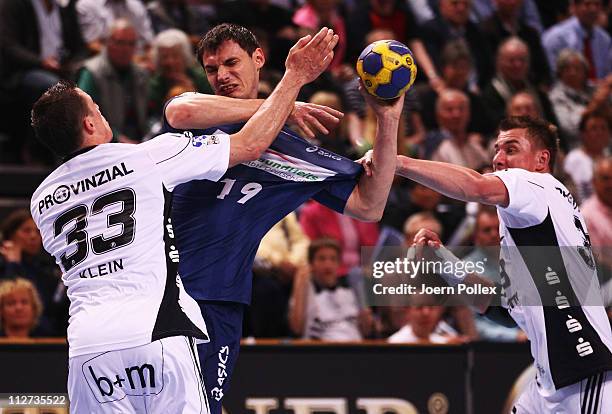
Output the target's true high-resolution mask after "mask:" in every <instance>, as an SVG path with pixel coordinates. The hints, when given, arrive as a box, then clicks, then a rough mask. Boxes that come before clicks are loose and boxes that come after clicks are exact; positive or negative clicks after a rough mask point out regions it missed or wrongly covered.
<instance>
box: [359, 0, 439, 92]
mask: <svg viewBox="0 0 612 414" xmlns="http://www.w3.org/2000/svg"><path fill="white" fill-rule="evenodd" d="M348 30H349V32H348V38H349V40H350V42H349V45H348V46H349V50H348V59H347V60H348V61H351V62H354V61H355V60H356V59H357V57H358V56H359V55H360V54H361V51H362V50H363V48H364V47H366V46H367V45H369V44H370V43H372V42H373V40H369V39H368V37H369V35H368V33H371V32H373V31H385V32H389V34H388V35H387V36H385V37H384V38H381V39H380V40H383V39H395V40H398V41H400V42H402V43H405V44H406V45H408V47H410V49H411V50H412V52H413V53H414V57H415V59H416V62H417V65H418V66H419V74H420V75H425V76H427V79H428V80H429V82H430V84H431V86H432V87H433V88H435V89H436V90H441V88H442V87H443V86H444V85H443V83H442V82H440V77H439V75H438V72H437V70H436V67H435V66H434V64H433V62H432V61H431V58H430V57H429V54H428V53H427V49H425V46H424V44H423V42H422V41H421V39H420V36H419V34H420V31H419V26H418V24H417V22H416V20H415V18H414V16H413V13H412V12H411V10H410V8H408V7H406V4H405V2H403V1H401V0H364V1H360V2H357V5H356V6H355V7H354V8H353V10H352V11H351V12H350V13H349V16H348Z"/></svg>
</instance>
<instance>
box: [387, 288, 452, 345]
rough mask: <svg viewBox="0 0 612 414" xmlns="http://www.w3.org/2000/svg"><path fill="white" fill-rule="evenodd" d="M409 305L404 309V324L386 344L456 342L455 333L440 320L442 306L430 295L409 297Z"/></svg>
mask: <svg viewBox="0 0 612 414" xmlns="http://www.w3.org/2000/svg"><path fill="white" fill-rule="evenodd" d="M410 302H411V305H410V306H407V307H406V308H405V318H406V324H405V325H404V326H403V327H402V328H401V329H400V330H399V331H397V332H395V333H394V334H393V335H391V336H390V337H389V338H388V339H387V342H389V343H392V344H400V343H412V344H447V343H451V342H456V341H457V340H458V339H459V338H458V336H457V332H456V331H454V330H453V329H452V328H451V327H450V326H444V325H446V323H445V322H444V321H443V320H442V315H443V314H444V306H441V305H437V304H436V298H435V297H433V296H431V295H411V296H410Z"/></svg>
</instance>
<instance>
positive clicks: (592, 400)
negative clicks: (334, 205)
mask: <svg viewBox="0 0 612 414" xmlns="http://www.w3.org/2000/svg"><path fill="white" fill-rule="evenodd" d="M511 412H512V413H516V414H542V413H546V414H566V413H567V414H607V413H612V371H608V372H602V373H600V374H596V375H593V376H591V377H589V378H585V379H583V380H582V381H580V382H577V383H575V384H572V385H569V386H567V387H563V388H561V389H560V390H558V391H557V392H555V393H554V394H553V395H551V396H549V397H544V396H542V395H541V394H540V393H539V392H538V385H537V384H536V381H535V378H534V379H532V380H531V381H530V382H529V384H528V385H527V387H526V388H525V391H523V393H522V394H521V396H520V397H519V399H518V401H517V402H516V403H515V404H514V408H512V411H511Z"/></svg>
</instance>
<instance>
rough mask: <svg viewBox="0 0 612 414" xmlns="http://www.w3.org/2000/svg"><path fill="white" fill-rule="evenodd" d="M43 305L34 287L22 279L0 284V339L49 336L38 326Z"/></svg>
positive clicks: (4, 281) (5, 281)
mask: <svg viewBox="0 0 612 414" xmlns="http://www.w3.org/2000/svg"><path fill="white" fill-rule="evenodd" d="M42 312H43V305H42V302H41V300H40V297H39V295H38V292H37V291H36V288H35V287H34V285H33V284H32V283H31V282H30V281H28V280H26V279H22V278H17V279H14V280H3V281H1V282H0V337H6V338H14V339H23V338H30V337H36V336H51V335H49V333H48V332H46V331H45V330H44V329H43V328H41V327H39V326H38V320H39V318H40V316H41V315H42Z"/></svg>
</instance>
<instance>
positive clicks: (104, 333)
mask: <svg viewBox="0 0 612 414" xmlns="http://www.w3.org/2000/svg"><path fill="white" fill-rule="evenodd" d="M337 41H338V37H337V36H336V35H335V34H334V33H333V31H332V30H328V29H327V28H324V29H322V30H321V31H320V32H319V33H317V34H316V35H315V36H306V37H304V38H302V39H300V40H299V41H298V42H297V44H296V45H295V46H294V47H293V48H292V49H291V51H290V53H289V55H288V57H287V60H286V72H285V75H284V76H283V78H282V79H281V81H280V82H279V84H278V86H277V88H276V89H275V90H274V92H273V93H272V94H271V95H270V97H269V98H268V99H267V100H266V101H265V102H264V103H263V104H262V106H261V107H260V109H259V110H258V111H257V113H255V115H253V117H252V118H251V119H250V120H249V121H248V122H247V123H246V125H245V126H244V127H243V128H242V129H241V130H240V131H239V132H237V133H235V134H233V135H231V136H230V135H227V134H224V133H218V134H214V135H209V136H193V134H191V133H184V134H172V135H174V136H173V137H172V138H171V139H168V138H163V137H160V138H156V139H153V140H151V141H149V142H146V143H144V144H140V145H130V144H114V143H110V141H111V139H112V135H113V134H112V131H111V129H110V127H109V125H108V122H106V120H105V119H104V117H103V116H102V114H101V113H100V111H99V108H98V106H97V105H96V104H95V102H94V101H93V100H92V99H91V97H90V96H89V95H87V94H86V93H85V92H83V91H82V90H80V89H78V88H77V87H76V86H74V85H73V84H70V83H67V82H60V83H58V84H56V85H54V86H53V87H51V88H50V89H49V90H48V91H47V92H45V94H43V96H42V97H41V98H40V99H39V100H38V101H37V102H36V104H35V105H34V108H33V110H32V126H33V128H34V130H35V132H36V134H37V137H38V138H39V139H40V141H41V142H42V143H44V144H45V145H47V146H48V147H49V148H50V149H52V150H53V151H55V152H56V154H57V155H59V156H62V157H64V162H63V163H62V164H61V165H60V166H59V167H57V169H56V170H55V171H53V172H52V173H51V174H50V175H49V176H48V177H47V178H46V179H45V180H44V181H43V182H42V184H41V185H40V186H39V187H38V189H37V190H36V191H35V192H34V195H33V196H32V201H31V211H32V216H33V217H34V220H35V222H36V224H37V226H38V228H39V229H40V232H41V235H42V238H43V245H44V247H45V249H46V250H47V251H48V252H49V253H51V254H52V255H53V256H54V257H55V258H56V261H57V263H58V265H59V266H60V267H61V268H62V270H63V276H62V279H63V281H64V283H65V284H66V286H67V292H68V297H69V299H70V324H69V327H68V344H69V373H68V395H69V399H70V410H71V412H74V413H208V412H209V407H208V403H207V401H206V393H205V392H204V390H203V388H204V384H203V383H202V380H201V377H200V367H199V361H198V356H197V352H196V351H195V347H194V343H195V341H196V340H201V341H206V340H208V336H207V332H206V327H205V324H204V321H203V319H202V316H201V314H200V311H199V308H198V305H197V304H196V302H195V301H194V300H193V299H192V298H191V297H189V296H188V295H187V294H186V293H185V291H184V289H183V287H182V284H181V280H180V278H179V275H178V273H177V267H178V261H179V252H178V251H177V249H176V247H175V244H176V243H175V235H174V232H173V229H172V223H171V222H170V219H169V217H170V215H169V213H170V206H171V192H172V190H173V189H174V188H175V187H176V186H177V185H179V184H181V183H184V182H186V181H190V180H194V179H208V180H213V181H216V180H218V179H219V178H220V177H221V176H223V174H224V173H225V171H226V170H227V169H228V168H229V167H232V166H234V165H236V164H239V163H242V162H247V161H251V160H256V159H258V158H259V156H260V155H261V153H262V152H263V151H264V150H265V149H266V148H267V147H268V146H269V145H270V144H271V143H272V141H273V140H274V139H275V138H276V136H277V135H278V133H279V131H280V130H281V127H282V126H283V124H284V123H285V121H286V119H287V117H288V115H289V113H290V111H291V109H292V108H293V105H294V102H295V98H296V97H297V94H298V92H299V90H300V88H301V87H302V86H303V85H305V84H306V83H308V82H311V81H313V80H314V79H315V78H316V77H318V76H319V74H321V73H322V72H323V70H325V68H326V67H327V66H328V65H329V63H330V61H331V59H332V58H333V48H334V46H335V45H336V43H337Z"/></svg>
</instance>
